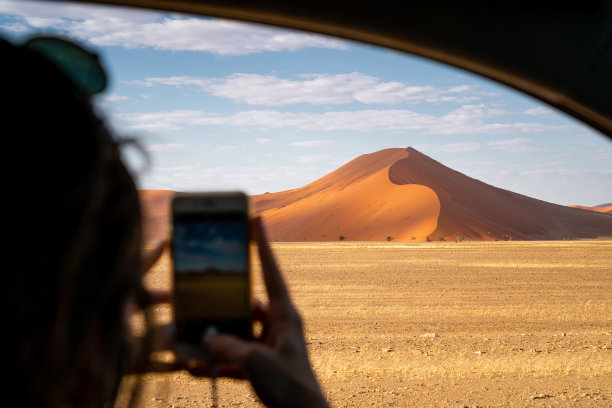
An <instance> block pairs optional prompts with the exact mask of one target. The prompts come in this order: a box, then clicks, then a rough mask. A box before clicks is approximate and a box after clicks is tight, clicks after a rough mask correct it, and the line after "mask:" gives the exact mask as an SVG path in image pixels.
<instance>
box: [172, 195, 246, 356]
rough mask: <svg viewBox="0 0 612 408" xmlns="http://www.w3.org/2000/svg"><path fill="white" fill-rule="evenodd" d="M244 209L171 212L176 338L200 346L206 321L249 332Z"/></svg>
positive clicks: (234, 331) (218, 327)
mask: <svg viewBox="0 0 612 408" xmlns="http://www.w3.org/2000/svg"><path fill="white" fill-rule="evenodd" d="M209 200H210V199H209ZM185 206H186V207H187V208H190V207H189V205H185ZM246 214H247V212H246V209H245V210H244V211H229V210H224V209H223V207H221V208H217V206H216V205H212V207H211V208H204V209H201V210H197V211H196V210H189V211H180V210H179V211H174V214H173V239H172V252H173V267H174V316H175V323H176V331H177V337H176V340H177V341H178V342H183V343H190V344H198V345H199V344H200V342H201V339H202V335H203V334H204V333H206V331H207V330H208V329H209V328H210V327H211V326H214V328H215V329H216V330H217V331H219V332H225V333H232V334H235V335H237V336H240V337H242V338H247V339H248V338H250V337H251V331H252V328H251V319H250V315H251V299H250V276H249V269H250V268H249V228H248V226H249V224H248V223H249V221H248V216H247V215H246Z"/></svg>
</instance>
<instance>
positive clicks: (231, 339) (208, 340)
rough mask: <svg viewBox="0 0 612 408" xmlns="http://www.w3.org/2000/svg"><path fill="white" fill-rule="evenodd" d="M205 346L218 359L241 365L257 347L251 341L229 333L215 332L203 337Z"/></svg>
mask: <svg viewBox="0 0 612 408" xmlns="http://www.w3.org/2000/svg"><path fill="white" fill-rule="evenodd" d="M203 343H204V347H206V349H207V350H208V353H209V354H210V356H211V357H212V358H213V359H215V360H218V361H223V362H228V363H238V364H239V365H241V363H243V362H244V361H245V360H246V358H247V357H248V355H249V354H250V353H251V352H252V351H253V349H254V348H255V347H256V346H255V344H253V343H251V342H247V341H244V340H242V339H239V338H238V337H236V336H232V335H229V334H215V335H212V336H206V337H205V338H204V339H203Z"/></svg>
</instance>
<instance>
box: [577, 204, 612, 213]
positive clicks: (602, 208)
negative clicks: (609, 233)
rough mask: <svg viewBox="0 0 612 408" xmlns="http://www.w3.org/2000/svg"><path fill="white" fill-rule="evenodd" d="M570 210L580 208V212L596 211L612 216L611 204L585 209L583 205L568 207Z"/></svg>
mask: <svg viewBox="0 0 612 408" xmlns="http://www.w3.org/2000/svg"><path fill="white" fill-rule="evenodd" d="M570 207H572V208H580V209H582V210H590V211H597V212H601V213H607V214H612V204H603V205H598V206H595V207H586V206H583V205H570Z"/></svg>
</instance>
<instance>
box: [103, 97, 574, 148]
mask: <svg viewBox="0 0 612 408" xmlns="http://www.w3.org/2000/svg"><path fill="white" fill-rule="evenodd" d="M115 117H116V118H117V119H119V121H122V122H123V123H125V127H126V128H127V129H129V130H135V129H138V130H149V131H159V130H180V129H183V128H184V127H186V126H232V127H244V128H247V127H256V128H260V129H277V128H293V129H296V130H317V131H353V132H359V133H368V132H380V131H383V132H389V133H403V132H408V131H415V132H420V133H423V134H441V135H451V134H469V135H475V134H505V133H509V134H512V133H526V134H531V133H535V132H543V131H551V130H567V129H568V128H571V126H570V125H544V124H540V123H524V122H517V123H488V122H486V121H485V120H486V119H488V117H489V116H488V114H487V110H486V108H485V107H484V106H482V105H466V106H463V107H461V108H459V109H456V110H453V111H451V112H449V113H448V114H446V115H443V116H434V115H426V114H421V113H417V112H414V111H410V110H403V109H389V110H357V111H331V112H323V113H307V112H278V111H273V110H252V111H242V112H237V113H234V114H230V115H219V114H215V113H210V112H206V111H198V110H175V111H166V112H151V113H122V114H116V115H115ZM500 148H501V146H500ZM506 148H509V147H507V146H506Z"/></svg>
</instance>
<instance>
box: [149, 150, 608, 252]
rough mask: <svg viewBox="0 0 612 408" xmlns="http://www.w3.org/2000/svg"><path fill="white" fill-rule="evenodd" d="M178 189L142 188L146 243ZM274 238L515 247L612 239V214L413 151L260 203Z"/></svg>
mask: <svg viewBox="0 0 612 408" xmlns="http://www.w3.org/2000/svg"><path fill="white" fill-rule="evenodd" d="M173 193H174V192H173V191H171V190H141V191H140V197H141V200H142V203H143V211H144V214H145V225H146V230H147V232H146V236H147V237H148V238H150V237H152V236H155V237H158V238H159V237H163V236H165V235H164V234H165V233H166V232H167V230H168V219H167V218H168V211H169V208H168V206H169V201H170V198H171V196H172V194H173ZM251 200H252V204H253V210H254V214H256V215H260V216H261V217H263V219H264V220H265V223H266V225H267V227H268V230H269V235H270V239H271V240H272V241H278V242H319V241H344V240H346V241H391V242H428V241H459V242H460V241H509V240H527V241H531V240H567V239H597V238H600V239H606V238H612V206H611V205H610V203H606V204H602V205H600V206H594V207H588V206H580V205H573V206H562V205H557V204H553V203H548V202H545V201H541V200H537V199H534V198H530V197H527V196H524V195H521V194H519V193H515V192H511V191H508V190H503V189H500V188H497V187H494V186H491V185H488V184H486V183H483V182H481V181H479V180H476V179H474V178H471V177H468V176H466V175H464V174H462V173H460V172H458V171H455V170H453V169H450V168H448V167H446V166H444V165H442V164H441V163H439V162H437V161H435V160H433V159H431V158H429V157H428V156H426V155H424V154H422V153H420V152H418V151H417V150H415V149H413V148H410V147H408V148H394V149H384V150H380V151H377V152H374V153H370V154H364V155H361V156H359V157H357V158H355V159H353V160H352V161H350V162H349V163H347V164H345V165H344V166H341V167H340V168H338V169H336V170H335V171H333V172H331V173H329V174H327V175H326V176H324V177H321V178H319V179H317V180H315V181H313V182H311V183H310V184H307V185H305V186H303V187H298V188H295V189H291V190H286V191H281V192H276V193H264V194H258V195H252V196H251Z"/></svg>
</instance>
